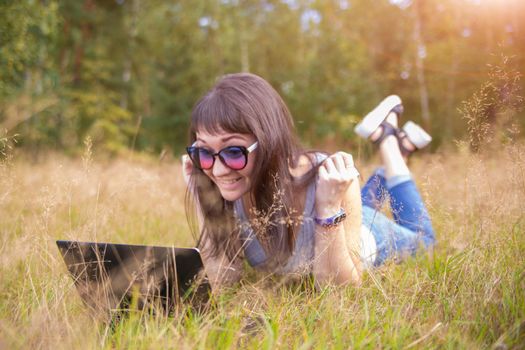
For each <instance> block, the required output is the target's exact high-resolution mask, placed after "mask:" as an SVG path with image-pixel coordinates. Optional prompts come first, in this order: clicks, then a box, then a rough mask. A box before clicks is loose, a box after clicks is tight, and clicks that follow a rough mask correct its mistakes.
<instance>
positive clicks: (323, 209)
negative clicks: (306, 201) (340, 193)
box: [315, 204, 342, 219]
mask: <svg viewBox="0 0 525 350" xmlns="http://www.w3.org/2000/svg"><path fill="white" fill-rule="evenodd" d="M341 208H342V206H341V204H339V205H319V206H318V207H317V208H315V213H316V215H315V217H316V218H319V219H325V218H329V217H332V216H334V215H336V214H337V213H338V212H339V211H340V210H341Z"/></svg>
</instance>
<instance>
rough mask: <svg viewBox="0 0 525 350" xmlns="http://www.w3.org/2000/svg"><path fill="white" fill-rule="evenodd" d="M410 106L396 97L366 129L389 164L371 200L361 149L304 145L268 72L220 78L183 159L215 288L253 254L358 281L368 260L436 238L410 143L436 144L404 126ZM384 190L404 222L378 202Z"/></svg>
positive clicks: (271, 264) (329, 279) (362, 129)
mask: <svg viewBox="0 0 525 350" xmlns="http://www.w3.org/2000/svg"><path fill="white" fill-rule="evenodd" d="M400 109H401V101H400V100H399V98H398V97H397V96H395V97H392V96H390V97H389V98H387V99H385V100H384V101H383V102H382V103H381V104H380V105H379V106H378V107H377V108H376V109H374V111H372V112H371V113H370V114H369V115H367V116H366V117H365V118H364V119H363V121H362V122H361V123H360V124H359V125H358V128H356V132H358V134H360V135H361V136H364V137H367V138H370V139H371V140H372V141H374V142H376V143H377V144H378V145H379V150H380V153H381V156H382V159H383V162H384V170H379V171H377V172H376V173H375V174H374V176H373V177H372V178H371V179H370V180H369V181H368V182H367V184H366V185H365V187H364V188H363V191H362V197H363V198H362V199H361V196H360V191H359V181H358V173H357V171H356V170H355V167H354V163H353V159H352V156H351V155H350V154H348V153H345V152H337V153H335V154H333V155H329V156H327V155H324V154H321V153H316V152H307V151H305V150H304V149H303V148H301V146H300V145H299V143H298V141H297V138H296V134H295V130H294V126H293V121H292V118H291V115H290V112H289V111H288V108H287V107H286V105H285V103H284V102H283V100H282V99H281V97H280V96H279V94H278V93H277V92H276V91H275V90H274V89H273V88H272V87H271V86H270V85H269V84H268V83H267V82H266V81H265V80H264V79H262V78H260V77H258V76H255V75H253V74H247V73H239V74H232V75H227V76H225V77H223V78H222V79H221V80H219V81H218V83H217V84H216V85H215V86H214V87H213V88H212V89H211V90H210V91H209V92H208V93H207V94H206V95H205V96H204V97H203V98H202V99H201V100H200V101H199V102H198V103H197V104H196V105H195V107H194V109H193V112H192V118H191V126H190V142H191V146H190V147H188V148H187V151H188V155H189V156H186V157H184V158H183V171H184V175H185V180H186V182H187V183H188V189H189V191H188V196H187V199H188V201H187V209H189V208H190V207H191V206H193V205H194V206H195V208H196V213H197V217H198V221H199V226H200V239H199V247H200V249H201V253H202V256H203V260H204V265H205V269H206V273H207V275H208V277H209V279H210V283H211V285H212V288H214V289H218V288H219V287H220V286H222V285H225V284H230V283H232V282H234V281H237V280H238V279H239V278H240V275H241V270H242V260H243V259H246V260H247V261H248V263H249V264H250V265H252V266H253V267H255V268H257V269H264V270H267V271H272V272H276V273H282V274H299V275H301V274H305V273H310V272H311V273H312V274H313V276H314V278H315V279H316V282H318V283H321V284H325V283H336V284H345V283H349V282H351V283H355V284H358V283H359V282H360V281H361V275H362V271H363V269H364V268H366V267H367V266H371V265H379V264H381V263H382V262H384V261H385V260H386V259H387V258H389V257H392V256H397V255H399V254H406V253H413V252H415V250H416V249H417V247H418V246H419V244H420V243H423V244H424V245H425V246H426V247H430V246H431V245H432V244H433V242H434V234H433V231H432V227H431V224H430V219H429V217H428V214H427V212H426V209H425V207H424V205H423V202H422V201H421V198H420V196H419V194H418V192H417V190H416V188H415V185H414V183H413V181H412V180H411V178H410V173H409V171H408V168H407V166H406V162H405V160H404V159H403V154H402V153H401V151H403V152H404V155H405V156H408V154H410V153H411V152H412V151H414V150H415V149H416V148H418V147H421V146H424V145H423V143H424V142H420V141H421V140H417V141H416V142H415V143H414V142H413V141H411V140H413V139H414V135H415V134H414V132H411V131H410V130H408V131H407V130H404V131H402V130H398V129H397V114H396V112H397V113H399V112H400ZM391 110H393V112H391ZM418 130H419V129H418ZM420 131H422V129H421V130H420ZM398 192H399V193H398ZM384 193H390V198H391V202H395V203H391V206H392V208H394V209H395V210H397V211H396V212H395V213H394V218H395V220H396V222H392V221H390V220H388V219H387V218H386V217H385V216H383V215H382V214H381V213H379V212H378V210H377V209H378V208H379V207H380V206H381V204H382V203H383V201H384V200H385V196H384ZM361 201H363V203H361ZM190 202H193V203H190ZM397 202H402V203H401V204H403V205H399V203H397ZM362 204H364V205H362ZM190 211H191V210H188V211H187V212H188V213H189V212H190Z"/></svg>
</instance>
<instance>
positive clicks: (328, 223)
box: [314, 208, 346, 227]
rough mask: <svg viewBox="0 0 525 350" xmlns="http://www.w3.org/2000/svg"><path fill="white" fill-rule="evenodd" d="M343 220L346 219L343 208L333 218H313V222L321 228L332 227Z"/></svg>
mask: <svg viewBox="0 0 525 350" xmlns="http://www.w3.org/2000/svg"><path fill="white" fill-rule="evenodd" d="M344 219H346V212H345V210H344V208H341V209H339V211H338V212H337V214H335V215H334V216H330V217H329V218H325V219H319V218H314V221H315V223H316V224H317V225H320V226H323V227H333V226H337V225H339V223H341V222H342V221H343V220H344Z"/></svg>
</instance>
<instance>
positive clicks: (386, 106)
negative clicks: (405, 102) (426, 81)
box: [354, 95, 402, 139]
mask: <svg viewBox="0 0 525 350" xmlns="http://www.w3.org/2000/svg"><path fill="white" fill-rule="evenodd" d="M401 103H402V102H401V98H400V97H399V96H397V95H390V96H388V97H387V98H385V99H384V100H383V101H381V103H379V104H378V105H377V107H376V108H374V109H373V110H372V111H371V112H370V113H368V114H367V115H366V116H365V117H364V118H363V120H361V122H360V123H359V124H357V125H356V126H355V128H354V131H355V133H356V134H357V135H359V136H361V137H362V138H365V139H367V138H369V137H370V135H372V133H373V132H374V131H375V130H376V129H377V128H378V127H379V125H380V124H381V123H382V122H383V120H385V118H386V117H387V116H388V114H389V113H390V111H392V109H394V107H396V106H399V105H401Z"/></svg>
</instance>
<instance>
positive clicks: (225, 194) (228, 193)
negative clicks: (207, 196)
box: [221, 190, 244, 202]
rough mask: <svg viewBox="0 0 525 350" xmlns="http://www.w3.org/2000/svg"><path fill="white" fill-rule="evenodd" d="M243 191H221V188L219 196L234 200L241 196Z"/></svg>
mask: <svg viewBox="0 0 525 350" xmlns="http://www.w3.org/2000/svg"><path fill="white" fill-rule="evenodd" d="M243 194H244V193H242V192H240V191H223V190H221V196H222V198H224V199H225V200H227V201H230V202H234V201H236V200H237V199H239V198H241V197H242V195H243Z"/></svg>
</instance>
